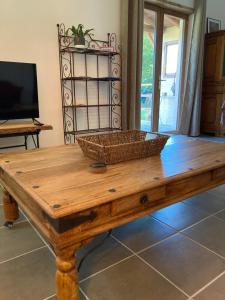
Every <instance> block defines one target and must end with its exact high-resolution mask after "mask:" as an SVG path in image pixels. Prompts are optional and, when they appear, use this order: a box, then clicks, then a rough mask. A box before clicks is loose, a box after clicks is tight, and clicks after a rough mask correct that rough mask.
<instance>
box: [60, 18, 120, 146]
mask: <svg viewBox="0 0 225 300" xmlns="http://www.w3.org/2000/svg"><path fill="white" fill-rule="evenodd" d="M57 26H58V43H59V62H60V79H61V94H62V111H63V123H64V139H65V143H66V144H69V143H74V142H75V141H76V136H77V135H79V134H85V133H93V132H107V131H114V130H121V128H122V124H121V110H122V106H121V95H120V91H121V89H120V82H121V77H120V74H121V70H120V66H121V63H120V54H119V46H118V43H117V37H116V34H114V33H112V34H109V33H108V38H107V40H106V41H102V40H90V41H89V42H88V48H86V49H77V48H75V47H74V46H73V40H74V39H73V37H72V36H67V35H65V32H66V28H65V25H64V24H60V25H59V24H58V25H57ZM102 47H106V48H108V47H112V48H113V51H107V50H100V48H102ZM103 69H104V70H103ZM90 73H91V74H90ZM103 73H104V74H103Z"/></svg>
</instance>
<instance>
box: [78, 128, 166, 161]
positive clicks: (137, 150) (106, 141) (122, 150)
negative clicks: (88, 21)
mask: <svg viewBox="0 0 225 300" xmlns="http://www.w3.org/2000/svg"><path fill="white" fill-rule="evenodd" d="M147 135H148V133H147V132H145V131H139V130H129V131H120V132H113V133H104V134H92V135H86V136H82V137H79V138H77V142H78V144H79V146H80V147H81V149H82V151H83V153H84V155H85V156H88V157H89V158H92V159H94V160H96V161H101V162H104V163H106V164H115V163H118V162H122V161H126V160H131V159H138V158H144V157H148V156H152V155H157V154H160V152H161V151H162V149H163V148H164V146H165V144H166V142H167V140H168V138H169V136H167V135H162V134H154V138H150V139H148V136H147ZM152 135H153V133H152Z"/></svg>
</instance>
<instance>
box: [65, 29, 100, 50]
mask: <svg viewBox="0 0 225 300" xmlns="http://www.w3.org/2000/svg"><path fill="white" fill-rule="evenodd" d="M93 30H94V29H93V28H91V29H86V30H85V29H84V25H83V24H79V25H78V26H77V27H75V26H72V27H70V28H68V29H67V30H66V35H72V36H73V37H74V44H75V45H85V37H87V36H88V37H89V38H90V39H91V40H92V36H93V35H94V34H93V33H91V32H92V31H93Z"/></svg>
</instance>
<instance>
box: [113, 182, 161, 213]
mask: <svg viewBox="0 0 225 300" xmlns="http://www.w3.org/2000/svg"><path fill="white" fill-rule="evenodd" d="M164 197H165V186H162V187H158V188H155V189H152V190H150V191H147V192H142V193H138V194H136V195H132V196H129V197H124V198H122V199H120V200H117V201H115V202H113V203H112V207H111V215H112V216H115V215H118V214H121V213H124V212H126V211H129V210H132V209H135V208H141V207H148V206H150V205H151V204H152V202H154V201H156V200H159V199H163V198H164Z"/></svg>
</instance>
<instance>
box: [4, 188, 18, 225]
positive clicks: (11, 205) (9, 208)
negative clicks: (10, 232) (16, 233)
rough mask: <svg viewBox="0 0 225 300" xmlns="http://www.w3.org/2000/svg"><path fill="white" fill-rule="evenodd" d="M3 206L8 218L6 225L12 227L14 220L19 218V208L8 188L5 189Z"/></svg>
mask: <svg viewBox="0 0 225 300" xmlns="http://www.w3.org/2000/svg"><path fill="white" fill-rule="evenodd" d="M3 208H4V215H5V220H6V223H5V226H7V227H9V228H11V227H12V225H13V222H14V221H16V220H17V219H18V218H19V209H18V205H17V203H16V201H15V200H14V199H13V198H12V197H11V196H10V194H9V193H8V192H7V191H6V190H4V191H3Z"/></svg>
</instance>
